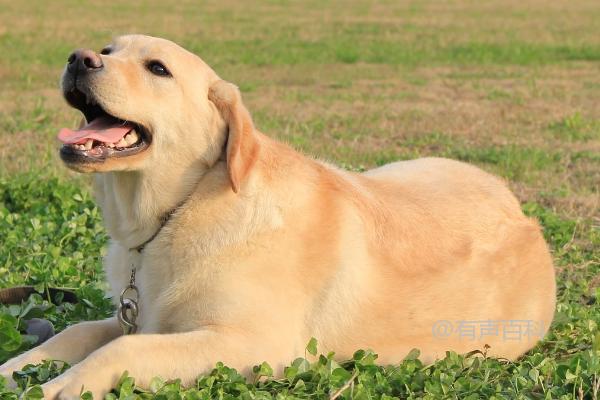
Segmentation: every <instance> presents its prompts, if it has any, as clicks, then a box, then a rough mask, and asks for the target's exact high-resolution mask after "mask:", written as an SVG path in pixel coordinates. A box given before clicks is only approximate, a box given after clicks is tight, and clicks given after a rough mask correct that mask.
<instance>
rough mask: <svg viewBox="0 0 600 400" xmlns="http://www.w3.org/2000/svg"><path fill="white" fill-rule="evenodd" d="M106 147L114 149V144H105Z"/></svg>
mask: <svg viewBox="0 0 600 400" xmlns="http://www.w3.org/2000/svg"><path fill="white" fill-rule="evenodd" d="M106 145H107V146H108V147H110V148H113V147H115V144H114V143H106Z"/></svg>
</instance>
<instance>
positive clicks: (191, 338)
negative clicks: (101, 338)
mask: <svg viewBox="0 0 600 400" xmlns="http://www.w3.org/2000/svg"><path fill="white" fill-rule="evenodd" d="M273 339H274V338H261V339H260V340H256V338H254V339H252V340H251V339H250V338H249V337H248V336H246V335H243V334H239V333H236V334H234V333H231V332H216V331H213V330H202V331H194V332H186V333H175V334H165V335H159V334H148V335H145V334H141V335H131V336H122V337H120V338H119V339H117V340H115V341H113V342H111V343H109V344H107V345H106V346H104V347H102V348H101V349H99V350H97V351H96V352H94V353H92V354H91V355H90V356H89V357H88V358H86V359H85V360H84V361H82V362H81V363H79V364H77V365H75V366H74V367H73V368H71V369H70V370H68V371H67V372H65V373H64V374H63V375H62V376H59V377H57V378H56V379H54V380H52V381H50V382H48V383H46V384H45V385H43V386H42V388H43V390H44V395H45V396H44V398H45V399H78V398H79V395H80V393H81V391H82V390H83V391H88V390H89V391H91V392H92V394H93V395H94V398H103V396H104V395H105V394H106V393H107V392H109V391H110V390H111V389H112V388H113V387H114V385H115V384H116V383H117V381H118V379H119V377H120V376H121V374H122V373H123V372H124V371H126V370H127V371H128V373H129V375H130V376H132V377H134V378H135V381H136V385H138V386H140V387H148V385H149V383H150V380H151V379H152V378H153V377H155V376H160V377H162V378H165V379H170V378H181V380H182V383H183V384H185V385H190V384H193V383H194V379H195V378H196V377H197V376H198V375H200V374H202V373H207V372H209V371H210V370H211V369H212V368H214V366H215V364H216V363H217V362H218V361H223V362H224V363H225V364H226V365H228V366H231V367H234V368H240V369H241V371H240V372H243V373H244V372H246V373H248V372H249V370H244V368H246V367H252V366H253V365H254V364H260V362H262V361H264V360H265V359H266V360H267V361H271V362H273V361H274V362H280V361H282V360H287V359H288V358H291V357H292V354H291V351H290V350H289V349H291V347H290V346H289V344H288V345H287V346H286V345H285V344H286V343H287V342H286V343H282V344H281V348H280V349H279V350H277V347H278V346H277V345H276V344H277V343H278V342H280V340H279V341H278V340H277V339H275V340H273ZM260 343H268V344H269V347H268V349H267V348H265V347H264V346H263V347H262V348H261V346H260ZM283 349H286V350H283ZM288 353H289V354H288ZM276 366H278V365H274V367H276Z"/></svg>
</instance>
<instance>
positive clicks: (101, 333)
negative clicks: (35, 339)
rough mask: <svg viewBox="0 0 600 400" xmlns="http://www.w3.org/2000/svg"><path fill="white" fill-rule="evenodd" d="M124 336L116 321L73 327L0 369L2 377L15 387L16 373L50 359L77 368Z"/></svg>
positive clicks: (85, 323)
mask: <svg viewBox="0 0 600 400" xmlns="http://www.w3.org/2000/svg"><path fill="white" fill-rule="evenodd" d="M122 333H123V331H122V330H121V328H120V326H119V323H118V322H117V320H116V318H110V319H106V320H103V321H90V322H82V323H79V324H76V325H73V326H70V327H68V328H67V329H65V330H64V331H63V332H61V333H59V334H58V335H56V336H54V337H52V338H51V339H49V340H48V341H46V342H44V343H42V344H41V345H40V346H38V347H35V348H33V349H31V350H29V351H27V352H25V353H23V354H21V355H20V356H17V357H15V358H13V359H11V360H8V361H7V362H6V363H5V364H3V365H2V366H0V375H2V376H4V377H5V378H7V379H8V381H9V382H10V384H11V385H12V386H14V382H12V373H13V371H18V370H20V369H21V368H23V367H24V366H25V365H27V364H37V363H40V362H42V361H43V360H49V359H52V360H61V361H66V362H68V363H69V364H74V363H77V362H79V361H81V360H83V359H84V358H85V357H87V355H88V354H90V353H91V352H93V351H94V350H96V349H97V348H99V347H101V346H104V345H105V344H106V343H108V342H110V341H111V340H113V339H115V338H117V337H118V336H119V335H121V334H122Z"/></svg>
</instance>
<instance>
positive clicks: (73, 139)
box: [58, 117, 134, 144]
mask: <svg viewBox="0 0 600 400" xmlns="http://www.w3.org/2000/svg"><path fill="white" fill-rule="evenodd" d="M133 128H134V126H133V125H132V124H130V123H129V122H123V121H118V120H116V119H114V118H111V117H99V118H96V119H95V120H93V121H92V122H90V123H89V124H87V125H86V126H84V127H83V128H81V129H78V130H76V131H74V130H72V129H69V128H62V129H61V130H60V132H58V140H60V141H61V142H63V143H65V144H74V143H77V144H79V143H85V142H86V141H87V140H88V139H95V140H99V141H101V142H104V143H116V142H118V141H119V140H121V138H122V137H123V136H125V135H127V133H128V132H129V131H131V130H132V129H133Z"/></svg>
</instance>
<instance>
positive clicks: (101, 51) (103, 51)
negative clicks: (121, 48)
mask: <svg viewBox="0 0 600 400" xmlns="http://www.w3.org/2000/svg"><path fill="white" fill-rule="evenodd" d="M111 51H112V49H111V48H110V47H105V48H103V49H102V50H100V54H102V55H103V56H107V55H109V54H110V52H111Z"/></svg>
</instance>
